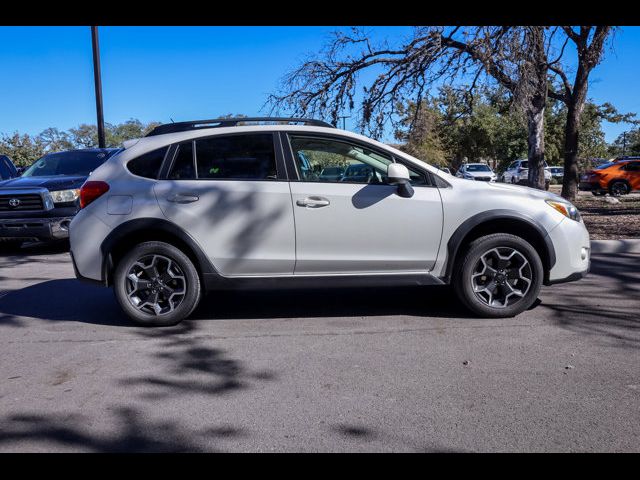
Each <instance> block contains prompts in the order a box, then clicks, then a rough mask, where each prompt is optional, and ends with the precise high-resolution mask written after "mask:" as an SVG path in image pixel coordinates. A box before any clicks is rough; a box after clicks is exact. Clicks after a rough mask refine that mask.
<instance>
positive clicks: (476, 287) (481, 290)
mask: <svg viewBox="0 0 640 480" xmlns="http://www.w3.org/2000/svg"><path fill="white" fill-rule="evenodd" d="M532 281H533V270H532V268H531V265H530V264H529V261H528V260H527V258H526V257H525V256H524V255H523V254H522V253H521V252H519V251H518V250H516V249H515V248H511V247H496V248H492V249H490V250H488V251H486V252H485V253H483V254H482V255H481V256H480V258H479V259H478V261H477V262H476V264H475V265H474V268H473V273H472V275H471V285H472V287H473V292H474V294H475V295H476V297H477V298H478V299H479V300H480V301H481V302H482V303H484V304H485V305H488V306H490V307H493V308H506V307H508V306H511V305H514V304H515V303H517V302H519V301H520V300H522V299H523V298H524V297H525V295H526V294H527V292H528V291H529V288H530V287H531V284H532Z"/></svg>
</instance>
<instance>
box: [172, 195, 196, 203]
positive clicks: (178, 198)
mask: <svg viewBox="0 0 640 480" xmlns="http://www.w3.org/2000/svg"><path fill="white" fill-rule="evenodd" d="M167 200H169V201H170V202H174V203H193V202H197V201H198V200H200V197H199V196H197V195H192V194H187V193H176V194H175V195H171V196H170V197H169V198H167Z"/></svg>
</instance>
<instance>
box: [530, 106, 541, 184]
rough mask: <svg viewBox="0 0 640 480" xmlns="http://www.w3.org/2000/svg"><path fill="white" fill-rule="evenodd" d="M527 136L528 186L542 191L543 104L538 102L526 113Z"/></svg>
mask: <svg viewBox="0 0 640 480" xmlns="http://www.w3.org/2000/svg"><path fill="white" fill-rule="evenodd" d="M527 126H528V130H529V136H528V138H527V143H528V145H529V177H528V183H529V186H531V187H533V188H538V189H540V190H544V103H542V107H540V105H539V103H538V102H533V105H532V106H531V108H530V109H528V111H527Z"/></svg>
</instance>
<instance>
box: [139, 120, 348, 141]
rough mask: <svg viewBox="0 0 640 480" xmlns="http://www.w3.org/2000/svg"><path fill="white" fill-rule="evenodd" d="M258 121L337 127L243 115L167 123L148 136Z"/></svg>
mask: <svg viewBox="0 0 640 480" xmlns="http://www.w3.org/2000/svg"><path fill="white" fill-rule="evenodd" d="M256 122H278V123H301V124H303V125H310V126H314V127H329V128H336V127H335V126H334V125H331V124H330V123H327V122H323V121H322V120H314V119H312V118H286V117H242V118H214V119H211V120H190V121H188V122H176V123H165V124H162V125H159V126H157V127H156V128H154V129H153V130H151V131H150V132H149V133H147V135H146V136H147V137H152V136H154V135H163V134H165V133H175V132H187V131H189V130H199V129H202V128H221V127H236V126H238V124H240V123H256Z"/></svg>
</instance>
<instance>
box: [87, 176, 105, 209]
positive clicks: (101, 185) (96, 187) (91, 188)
mask: <svg viewBox="0 0 640 480" xmlns="http://www.w3.org/2000/svg"><path fill="white" fill-rule="evenodd" d="M107 191H109V184H108V183H106V182H98V181H95V182H93V181H92V182H84V185H82V187H81V188H80V208H84V207H86V206H87V205H89V204H90V203H91V202H93V201H94V200H95V199H97V198H99V197H100V196H102V195H104V194H105V193H106V192H107Z"/></svg>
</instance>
